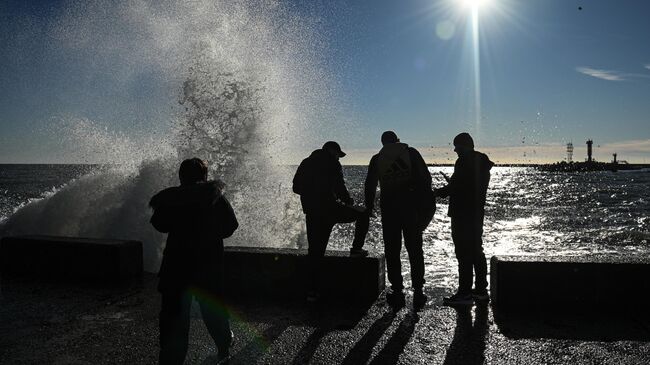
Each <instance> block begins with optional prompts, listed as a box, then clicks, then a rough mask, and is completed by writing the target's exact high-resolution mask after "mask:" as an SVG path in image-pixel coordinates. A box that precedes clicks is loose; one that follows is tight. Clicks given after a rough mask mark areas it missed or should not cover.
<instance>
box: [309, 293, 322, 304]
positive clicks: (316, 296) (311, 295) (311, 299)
mask: <svg viewBox="0 0 650 365" xmlns="http://www.w3.org/2000/svg"><path fill="white" fill-rule="evenodd" d="M319 300H320V293H318V292H317V291H314V290H310V291H308V292H307V303H316V302H318V301H319Z"/></svg>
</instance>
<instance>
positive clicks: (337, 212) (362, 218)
mask: <svg viewBox="0 0 650 365" xmlns="http://www.w3.org/2000/svg"><path fill="white" fill-rule="evenodd" d="M306 221H307V242H308V244H309V247H308V249H307V256H308V260H309V271H310V273H309V274H310V290H317V289H318V288H319V287H320V280H321V278H320V276H321V271H322V266H323V257H324V256H325V250H326V249H327V242H328V241H329V239H330V235H331V234H332V228H334V225H335V224H336V223H351V222H355V225H354V241H352V248H355V249H358V248H362V247H363V243H364V242H365V240H366V235H367V234H368V228H369V226H370V216H369V215H368V214H366V213H365V212H359V211H357V210H355V209H352V208H350V207H348V206H344V205H340V206H337V207H336V209H332V210H331V211H330V212H329V213H328V214H318V213H313V214H312V213H308V214H307V215H306Z"/></svg>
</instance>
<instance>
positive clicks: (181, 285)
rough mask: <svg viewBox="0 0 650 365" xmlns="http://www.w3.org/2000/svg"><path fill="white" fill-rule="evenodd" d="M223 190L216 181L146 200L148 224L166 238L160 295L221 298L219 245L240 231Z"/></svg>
mask: <svg viewBox="0 0 650 365" xmlns="http://www.w3.org/2000/svg"><path fill="white" fill-rule="evenodd" d="M222 189H223V183H221V182H219V181H211V182H201V183H196V184H191V185H187V186H176V187H171V188H167V189H165V190H162V191H161V192H159V193H158V194H156V195H154V197H153V198H151V201H150V202H149V205H150V206H151V207H152V208H153V209H154V214H153V216H152V217H151V224H152V225H153V226H154V228H156V229H157V230H158V231H160V232H164V233H169V235H168V236H167V245H166V246H165V250H164V251H163V258H162V263H161V265H160V272H159V273H158V276H159V277H160V282H159V284H158V290H159V291H161V292H179V291H183V290H186V289H188V288H190V287H197V288H200V289H202V290H206V291H208V292H210V293H212V294H219V293H221V291H222V286H223V284H222V280H223V251H224V249H223V239H224V238H227V237H230V236H231V235H232V234H233V233H234V232H235V230H236V229H237V227H238V226H239V223H238V222H237V218H236V217H235V213H234V211H233V209H232V207H231V206H230V203H229V202H228V200H227V199H226V198H225V196H223V194H222Z"/></svg>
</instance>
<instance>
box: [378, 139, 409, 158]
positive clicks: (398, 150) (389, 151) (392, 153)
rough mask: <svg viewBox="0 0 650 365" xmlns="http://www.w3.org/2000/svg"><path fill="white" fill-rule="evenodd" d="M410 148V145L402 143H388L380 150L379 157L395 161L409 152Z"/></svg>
mask: <svg viewBox="0 0 650 365" xmlns="http://www.w3.org/2000/svg"><path fill="white" fill-rule="evenodd" d="M408 148H409V145H407V144H406V143H402V142H397V143H387V144H385V145H384V146H383V147H382V148H381V150H379V155H380V156H386V158H387V159H392V160H394V159H396V158H397V157H398V156H400V155H402V154H403V153H405V152H408Z"/></svg>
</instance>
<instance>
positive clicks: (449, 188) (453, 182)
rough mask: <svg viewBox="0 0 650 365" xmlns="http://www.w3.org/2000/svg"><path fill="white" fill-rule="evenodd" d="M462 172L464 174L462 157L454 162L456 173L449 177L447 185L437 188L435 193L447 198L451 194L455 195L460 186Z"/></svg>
mask: <svg viewBox="0 0 650 365" xmlns="http://www.w3.org/2000/svg"><path fill="white" fill-rule="evenodd" d="M461 174H462V166H461V161H460V159H458V160H456V163H455V164H454V173H453V174H452V175H451V178H450V179H449V181H448V183H447V185H445V186H444V187H442V188H440V189H435V190H434V193H435V195H436V196H439V197H441V198H446V197H448V196H449V195H453V194H454V193H455V192H456V190H457V189H458V186H459V185H460V179H461Z"/></svg>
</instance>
